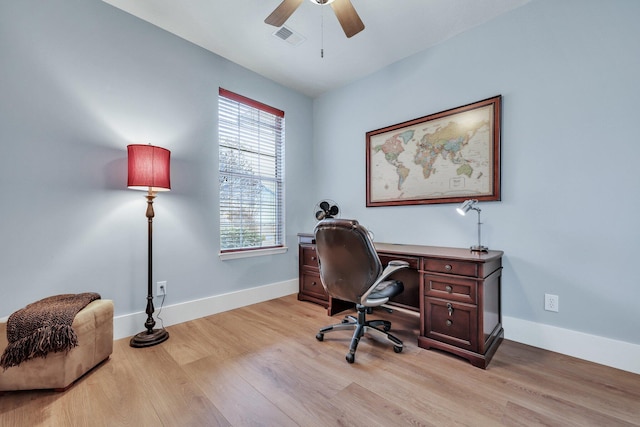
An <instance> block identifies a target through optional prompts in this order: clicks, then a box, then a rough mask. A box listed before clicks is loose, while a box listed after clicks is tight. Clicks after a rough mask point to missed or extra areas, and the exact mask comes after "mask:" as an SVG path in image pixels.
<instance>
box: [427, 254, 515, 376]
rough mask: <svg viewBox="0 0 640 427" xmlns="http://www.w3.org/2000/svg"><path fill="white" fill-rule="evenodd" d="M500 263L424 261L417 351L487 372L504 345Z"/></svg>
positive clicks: (499, 261) (497, 261) (445, 260)
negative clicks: (444, 354)
mask: <svg viewBox="0 0 640 427" xmlns="http://www.w3.org/2000/svg"><path fill="white" fill-rule="evenodd" d="M501 264H502V262H501V258H497V259H495V260H492V261H486V262H485V260H483V262H475V261H466V260H465V261H456V260H449V259H424V264H423V283H422V292H421V294H422V295H423V299H424V300H423V304H422V306H421V319H422V321H421V323H420V337H419V338H418V345H419V346H420V347H423V348H436V349H440V350H445V351H448V352H451V353H454V354H456V355H458V356H461V357H464V358H466V359H468V360H469V361H470V362H471V364H473V365H474V366H477V367H481V368H486V367H487V365H488V363H489V361H490V360H491V358H492V357H493V354H494V353H495V350H496V349H497V347H498V345H499V344H500V342H501V341H502V337H503V335H504V332H503V330H502V324H501V318H500V307H499V306H500V275H501V270H502V265H501Z"/></svg>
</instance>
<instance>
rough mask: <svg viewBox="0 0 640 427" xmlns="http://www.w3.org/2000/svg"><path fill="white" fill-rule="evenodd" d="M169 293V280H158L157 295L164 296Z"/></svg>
mask: <svg viewBox="0 0 640 427" xmlns="http://www.w3.org/2000/svg"><path fill="white" fill-rule="evenodd" d="M166 294H167V281H166V280H163V281H162V282H156V296H157V297H159V296H162V295H166Z"/></svg>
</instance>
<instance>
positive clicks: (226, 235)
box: [218, 88, 284, 252]
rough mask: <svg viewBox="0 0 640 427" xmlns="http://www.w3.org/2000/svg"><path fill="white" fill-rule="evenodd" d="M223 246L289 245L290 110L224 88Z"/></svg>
mask: <svg viewBox="0 0 640 427" xmlns="http://www.w3.org/2000/svg"><path fill="white" fill-rule="evenodd" d="M218 100H219V102H218V120H219V124H218V129H219V130H218V133H219V135H218V136H219V138H218V139H219V162H220V173H219V180H220V182H219V184H220V249H221V252H233V251H246V250H252V249H264V248H271V247H281V246H283V232H284V231H283V228H284V227H283V221H284V214H283V182H284V165H283V151H284V112H283V111H281V110H278V109H276V108H273V107H269V106H268V105H265V104H262V103H260V102H257V101H254V100H251V99H249V98H246V97H244V96H241V95H238V94H236V93H233V92H229V91H228V90H225V89H222V88H220V90H219V96H218Z"/></svg>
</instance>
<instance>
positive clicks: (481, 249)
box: [470, 246, 489, 252]
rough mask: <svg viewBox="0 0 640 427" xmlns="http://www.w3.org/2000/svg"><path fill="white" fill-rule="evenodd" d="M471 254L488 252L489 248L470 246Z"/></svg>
mask: <svg viewBox="0 0 640 427" xmlns="http://www.w3.org/2000/svg"><path fill="white" fill-rule="evenodd" d="M470 249H471V252H489V248H488V247H486V246H471V248H470Z"/></svg>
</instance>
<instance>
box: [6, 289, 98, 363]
mask: <svg viewBox="0 0 640 427" xmlns="http://www.w3.org/2000/svg"><path fill="white" fill-rule="evenodd" d="M97 299H100V294H97V293H94V292H88V293H83V294H64V295H55V296H52V297H48V298H44V299H41V300H40V301H36V302H34V303H33V304H29V305H27V306H26V307H25V308H22V309H20V310H18V311H16V312H15V313H13V314H12V315H11V316H9V320H8V321H7V341H8V342H9V344H8V345H7V348H6V349H5V350H4V353H3V354H2V358H0V366H2V367H3V368H4V369H7V368H10V367H11V366H18V365H19V364H21V363H22V362H24V361H26V360H29V359H33V358H35V357H46V356H47V354H48V353H49V352H59V351H69V350H71V349H72V348H73V347H75V346H77V345H78V336H77V335H76V332H75V331H74V330H73V328H72V327H71V324H72V323H73V319H74V318H75V316H76V314H78V312H79V311H80V310H82V309H83V308H85V307H86V306H87V304H89V303H90V302H91V301H94V300H97Z"/></svg>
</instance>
